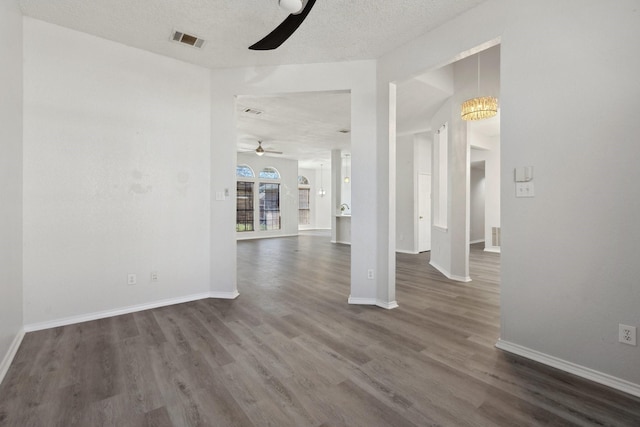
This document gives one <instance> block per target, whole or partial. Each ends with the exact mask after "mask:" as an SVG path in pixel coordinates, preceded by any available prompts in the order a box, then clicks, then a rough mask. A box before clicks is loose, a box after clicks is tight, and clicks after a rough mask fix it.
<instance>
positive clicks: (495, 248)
mask: <svg viewBox="0 0 640 427" xmlns="http://www.w3.org/2000/svg"><path fill="white" fill-rule="evenodd" d="M484 251H485V252H492V253H494V254H499V253H500V246H487V247H486V248H484Z"/></svg>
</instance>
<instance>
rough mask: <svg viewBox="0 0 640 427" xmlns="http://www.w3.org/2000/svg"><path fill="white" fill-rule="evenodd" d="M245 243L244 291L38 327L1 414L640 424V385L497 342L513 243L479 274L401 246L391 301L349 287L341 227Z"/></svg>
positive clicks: (131, 419) (479, 266) (2, 399)
mask: <svg viewBox="0 0 640 427" xmlns="http://www.w3.org/2000/svg"><path fill="white" fill-rule="evenodd" d="M238 247H239V251H238V252H239V255H238V258H239V259H238V264H239V266H240V268H239V273H238V277H239V280H238V282H239V290H240V293H241V295H240V297H239V298H238V299H236V300H233V301H224V300H213V299H210V300H201V301H196V302H191V303H186V304H179V305H174V306H170V307H165V308H160V309H155V310H148V311H144V312H139V313H135V314H129V315H124V316H118V317H113V318H109V319H103V320H98V321H93V322H86V323H81V324H76V325H71V326H65V327H60V328H55V329H50V330H46V331H39V332H34V333H29V334H27V335H26V336H25V338H24V341H23V343H22V346H21V348H20V350H19V351H18V354H17V356H16V358H15V361H14V363H13V365H12V367H11V368H10V370H9V372H8V374H7V377H6V378H5V381H4V382H3V384H2V385H1V386H0V425H2V426H65V427H66V426H101V425H108V426H143V425H148V426H151V425H155V426H172V425H173V426H196V425H202V426H226V425H237V426H251V425H256V426H330V425H331V426H339V425H341V426H368V427H370V426H429V425H448V426H468V425H474V426H492V425H499V426H525V425H554V426H566V425H597V426H599V425H620V426H622V425H628V426H638V425H640V399H637V398H633V397H631V396H628V395H624V394H622V393H620V392H617V391H614V390H611V389H607V388H606V387H602V386H599V385H597V384H593V383H590V382H588V381H586V380H582V379H580V378H577V377H574V376H572V375H569V374H565V373H562V372H559V371H556V370H554V369H551V368H547V367H545V366H542V365H539V364H536V363H534V362H530V361H527V360H524V359H522V358H519V357H515V356H510V355H508V354H505V353H503V352H501V351H500V350H497V349H496V348H495V347H494V344H495V342H496V340H497V338H498V335H499V313H498V312H499V310H498V303H499V286H498V270H499V256H498V255H495V254H487V253H484V252H482V251H481V250H478V249H477V248H474V249H473V250H472V253H471V263H472V266H471V277H472V279H473V282H471V283H467V284H462V283H456V282H451V281H449V280H446V279H444V278H443V277H442V276H441V275H440V274H438V273H437V272H436V271H435V270H433V269H432V268H430V267H429V266H428V257H429V255H428V254H421V255H417V256H416V255H404V254H400V255H398V263H397V278H398V280H397V297H398V301H399V303H400V307H399V308H397V309H395V310H389V311H388V310H383V309H380V308H375V307H363V306H349V305H348V304H347V303H346V301H347V297H348V294H349V284H348V277H349V258H350V256H349V251H350V248H349V247H348V246H343V245H331V244H330V243H329V242H328V238H327V237H322V236H313V235H305V236H300V237H297V238H283V239H268V240H262V241H243V242H239V243H238ZM541 333H544V331H541Z"/></svg>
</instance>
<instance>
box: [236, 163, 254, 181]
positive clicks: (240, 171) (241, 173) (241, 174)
mask: <svg viewBox="0 0 640 427" xmlns="http://www.w3.org/2000/svg"><path fill="white" fill-rule="evenodd" d="M236 176H237V177H238V178H255V177H256V175H255V174H254V173H253V169H251V168H250V167H249V166H247V165H238V166H236Z"/></svg>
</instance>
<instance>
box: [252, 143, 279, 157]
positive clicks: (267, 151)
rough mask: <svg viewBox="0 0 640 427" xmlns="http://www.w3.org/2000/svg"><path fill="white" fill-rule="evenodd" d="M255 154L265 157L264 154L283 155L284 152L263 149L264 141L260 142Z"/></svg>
mask: <svg viewBox="0 0 640 427" xmlns="http://www.w3.org/2000/svg"><path fill="white" fill-rule="evenodd" d="M255 152H256V154H257V155H258V156H264V153H269V154H282V151H273V150H265V149H264V148H262V141H258V148H256V149H255Z"/></svg>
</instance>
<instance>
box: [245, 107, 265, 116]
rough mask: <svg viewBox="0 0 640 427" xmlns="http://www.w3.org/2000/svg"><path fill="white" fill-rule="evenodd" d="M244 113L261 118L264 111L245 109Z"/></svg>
mask: <svg viewBox="0 0 640 427" xmlns="http://www.w3.org/2000/svg"><path fill="white" fill-rule="evenodd" d="M242 112H243V113H247V114H253V115H255V116H259V115H260V114H262V111H260V110H256V109H255V108H245V109H244V110H242Z"/></svg>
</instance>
